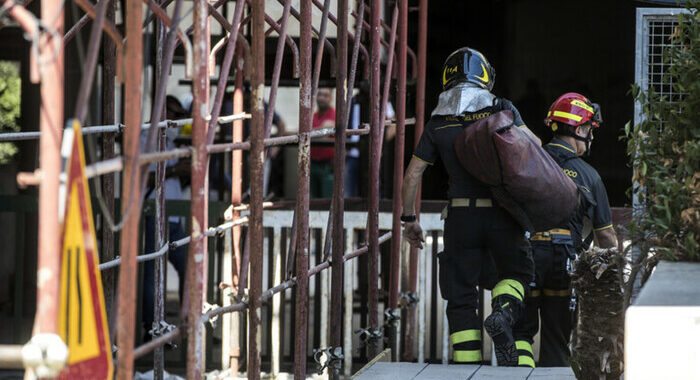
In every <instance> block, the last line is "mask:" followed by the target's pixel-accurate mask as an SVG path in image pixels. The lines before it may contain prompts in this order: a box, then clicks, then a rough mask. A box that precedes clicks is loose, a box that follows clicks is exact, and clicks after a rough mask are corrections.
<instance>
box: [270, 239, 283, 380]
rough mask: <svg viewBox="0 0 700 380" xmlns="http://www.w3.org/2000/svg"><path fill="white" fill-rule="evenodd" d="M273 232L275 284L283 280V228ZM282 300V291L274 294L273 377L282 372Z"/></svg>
mask: <svg viewBox="0 0 700 380" xmlns="http://www.w3.org/2000/svg"><path fill="white" fill-rule="evenodd" d="M273 232H274V234H273V244H272V257H273V260H274V262H273V263H272V283H273V284H274V285H277V284H279V283H280V282H282V249H281V248H280V247H281V243H282V228H280V227H275V228H274V231H273ZM281 301H282V293H276V294H275V295H273V296H272V323H271V324H270V336H271V337H270V341H271V346H272V347H271V350H270V351H271V353H270V374H271V375H272V377H273V378H276V377H277V376H279V372H280V359H281V348H282V346H281V345H280V332H281V330H280V327H281V325H280V322H281V321H280V318H281V316H280V305H281Z"/></svg>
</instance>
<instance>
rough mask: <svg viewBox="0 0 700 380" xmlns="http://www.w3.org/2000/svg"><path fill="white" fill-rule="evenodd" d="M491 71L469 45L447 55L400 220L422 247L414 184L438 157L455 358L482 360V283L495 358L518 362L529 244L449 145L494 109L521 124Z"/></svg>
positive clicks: (445, 293)
mask: <svg viewBox="0 0 700 380" xmlns="http://www.w3.org/2000/svg"><path fill="white" fill-rule="evenodd" d="M494 78H495V71H494V69H493V68H492V67H491V65H490V64H489V62H488V61H487V60H486V58H485V57H484V56H483V54H481V53H480V52H478V51H476V50H474V49H470V48H462V49H459V50H457V51H455V52H454V53H452V55H450V56H449V57H448V58H447V60H446V62H445V65H444V68H443V72H442V84H443V89H444V91H443V92H442V93H441V94H440V98H439V101H438V106H437V107H436V108H435V110H434V111H433V112H432V117H431V119H430V121H429V122H428V123H427V124H426V126H425V129H424V131H423V135H422V136H421V137H420V141H419V143H418V147H417V148H416V150H415V152H414V154H413V158H412V159H411V161H410V163H409V165H408V168H407V169H406V174H405V176H404V182H403V188H402V190H401V193H402V203H403V214H402V216H401V220H402V221H403V222H404V223H405V230H404V236H405V237H406V239H407V240H408V242H409V243H410V244H411V245H413V246H415V247H421V248H422V242H423V236H422V229H421V227H420V224H419V223H418V222H417V221H416V215H415V214H414V204H415V200H416V190H417V187H418V184H419V183H420V180H421V177H422V175H423V172H424V170H425V169H426V168H427V167H428V166H431V165H433V163H435V162H436V161H437V160H438V159H440V160H441V161H442V163H443V164H444V166H445V169H446V170H447V174H448V176H449V178H448V181H447V182H448V191H447V196H448V198H449V204H448V209H447V217H446V219H445V230H444V236H445V250H444V252H441V253H440V255H439V264H440V273H439V284H440V292H441V293H442V297H443V298H444V299H446V300H447V319H448V321H449V326H450V327H449V328H450V342H451V343H452V348H453V353H454V356H453V360H454V362H457V363H472V364H479V363H481V361H482V354H481V321H480V318H479V317H478V316H477V309H478V303H479V293H478V291H477V286H483V287H485V288H493V291H492V296H493V302H492V306H493V313H492V314H491V315H490V316H489V317H488V318H486V320H485V322H484V327H485V328H486V331H487V332H488V333H489V335H491V337H492V339H493V341H494V343H495V348H496V350H495V352H496V358H497V360H498V364H499V365H504V366H516V365H517V364H518V354H517V349H516V346H515V341H514V338H513V334H512V328H513V325H514V324H515V322H516V321H517V320H518V317H519V316H520V314H521V313H522V310H523V306H522V305H523V300H524V298H525V294H526V292H527V287H528V284H529V283H530V281H531V279H532V276H533V270H534V268H533V262H532V256H531V252H530V245H529V243H528V241H527V239H526V238H525V231H524V229H523V228H522V227H521V226H520V225H519V224H518V222H516V220H515V219H514V218H513V217H512V216H511V215H510V214H509V213H508V212H507V211H506V210H505V209H503V208H501V207H500V206H498V205H497V204H496V203H494V201H493V200H492V199H491V189H490V188H489V186H488V185H486V184H485V183H483V182H481V181H479V180H478V179H476V178H475V177H474V176H472V175H471V174H470V173H469V172H467V170H466V169H464V168H463V167H462V165H461V164H460V163H459V161H458V159H457V155H456V153H455V148H454V142H455V140H456V139H457V137H458V135H459V134H460V132H462V130H463V129H464V128H467V127H469V126H470V125H471V124H472V123H474V122H476V121H478V120H481V119H484V118H487V117H489V116H490V115H491V114H493V113H496V112H499V111H503V110H510V111H512V112H513V114H514V121H515V123H516V125H518V126H522V127H523V128H527V127H525V126H524V123H523V121H522V119H521V118H520V114H519V113H518V110H517V109H516V108H515V107H514V106H513V104H512V103H511V102H510V101H509V100H507V99H504V98H499V97H496V96H495V95H493V94H492V93H491V90H492V89H493V85H494ZM494 264H495V272H496V273H494V275H493V277H492V279H491V280H490V279H489V278H488V277H489V276H488V275H487V276H484V275H486V273H485V270H489V269H492V268H493V267H494ZM484 277H486V278H485V279H484ZM484 280H485V281H484ZM489 282H490V283H489Z"/></svg>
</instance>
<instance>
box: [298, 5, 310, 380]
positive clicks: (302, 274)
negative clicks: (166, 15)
mask: <svg viewBox="0 0 700 380" xmlns="http://www.w3.org/2000/svg"><path fill="white" fill-rule="evenodd" d="M299 16H300V17H297V18H299V19H300V29H301V30H300V37H299V46H300V56H299V68H300V75H299V132H300V133H302V134H303V135H302V136H303V137H301V138H300V139H299V159H298V173H299V181H298V184H297V204H296V213H295V214H296V215H295V218H296V227H297V228H296V234H297V237H296V244H297V245H296V249H295V252H296V253H295V255H296V275H297V278H298V279H299V281H297V289H296V313H295V316H294V326H295V327H296V333H295V334H294V378H296V379H305V378H306V336H307V322H308V295H309V280H308V277H307V273H308V270H309V190H310V187H309V165H310V157H309V147H310V140H309V138H308V135H307V134H306V133H308V132H309V131H310V130H311V120H312V107H313V106H312V103H311V98H312V84H311V30H312V27H311V4H310V2H309V1H302V2H301V14H300V15H299Z"/></svg>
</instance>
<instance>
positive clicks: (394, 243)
mask: <svg viewBox="0 0 700 380" xmlns="http://www.w3.org/2000/svg"><path fill="white" fill-rule="evenodd" d="M398 8H399V20H398V28H399V38H398V43H399V51H398V59H397V62H398V78H397V81H396V82H397V90H396V137H395V138H394V189H393V190H394V197H393V200H392V204H393V215H392V232H393V236H394V238H393V239H391V264H390V267H391V270H390V276H389V281H390V282H389V308H391V309H393V310H397V309H398V307H399V283H400V280H401V278H400V268H401V267H400V264H401V242H402V239H401V236H402V234H401V220H400V218H401V184H402V181H403V169H404V167H403V166H404V165H403V160H404V140H405V121H406V75H407V73H406V57H407V54H406V44H407V38H408V26H407V24H408V0H399V6H398ZM400 327H401V324H400V323H399V321H395V322H394V324H393V326H392V331H391V337H390V339H391V340H390V342H391V356H392V360H394V361H398V360H399V357H400V356H399V350H400V348H401V333H400Z"/></svg>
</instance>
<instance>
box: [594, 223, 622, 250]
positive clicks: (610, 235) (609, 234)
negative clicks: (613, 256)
mask: <svg viewBox="0 0 700 380" xmlns="http://www.w3.org/2000/svg"><path fill="white" fill-rule="evenodd" d="M595 238H596V241H597V242H598V244H597V245H598V247H600V248H612V247H617V235H616V234H615V229H613V228H612V227H611V228H606V229H604V230H600V231H595Z"/></svg>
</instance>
